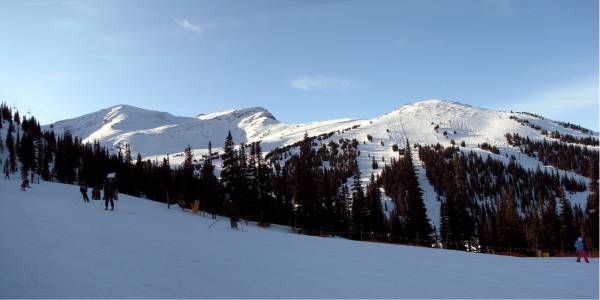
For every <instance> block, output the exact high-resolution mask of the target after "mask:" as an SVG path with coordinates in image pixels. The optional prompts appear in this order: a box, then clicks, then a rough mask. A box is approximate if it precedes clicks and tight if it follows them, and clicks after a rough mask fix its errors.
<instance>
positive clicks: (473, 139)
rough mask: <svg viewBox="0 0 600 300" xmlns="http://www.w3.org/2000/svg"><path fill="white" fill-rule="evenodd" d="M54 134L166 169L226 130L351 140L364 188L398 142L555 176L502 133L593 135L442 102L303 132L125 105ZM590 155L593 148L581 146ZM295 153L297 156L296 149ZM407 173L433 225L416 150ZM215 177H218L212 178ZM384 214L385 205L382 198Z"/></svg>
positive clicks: (433, 197)
mask: <svg viewBox="0 0 600 300" xmlns="http://www.w3.org/2000/svg"><path fill="white" fill-rule="evenodd" d="M49 126H52V127H53V128H54V131H55V132H58V133H60V132H64V131H66V130H68V131H70V132H71V133H72V134H74V135H76V136H79V137H80V138H82V139H83V141H84V142H91V141H94V140H98V141H99V142H101V143H102V144H103V145H105V146H107V147H109V148H111V149H116V148H117V147H119V145H122V144H125V143H128V144H130V145H131V149H132V151H133V152H134V153H137V152H140V153H141V154H142V156H144V157H146V158H150V159H161V158H162V157H164V156H165V155H166V154H171V156H170V159H171V163H172V164H178V163H180V162H182V161H183V155H181V152H182V151H183V149H184V148H185V147H186V146H187V145H190V146H191V147H192V149H194V155H195V156H196V157H198V158H200V159H201V157H202V155H205V154H207V153H208V149H207V146H208V143H209V141H211V142H212V145H213V148H214V150H215V151H219V150H220V149H219V147H221V146H222V145H223V142H224V140H225V136H226V135H227V131H228V130H231V133H232V135H233V139H234V141H235V142H236V143H242V142H253V141H259V140H260V141H262V142H261V145H262V147H263V151H266V152H268V151H270V150H272V149H274V148H277V147H281V146H285V145H288V144H292V143H295V142H297V141H299V140H301V139H302V138H303V137H304V135H305V134H308V135H309V136H317V135H320V134H326V133H331V135H328V137H327V138H325V139H323V140H322V141H320V143H323V144H324V143H327V142H328V141H334V142H337V141H338V140H339V139H341V138H345V139H350V140H352V139H356V140H357V141H358V142H359V145H358V150H359V151H360V152H361V153H362V155H360V156H359V157H358V158H357V160H358V164H359V168H360V170H361V174H362V180H363V182H364V183H366V182H367V181H368V179H369V177H370V175H371V174H372V173H375V174H378V173H380V172H381V170H382V168H379V169H373V168H372V166H371V165H372V159H373V157H375V158H376V159H377V160H378V161H381V162H382V163H383V164H385V162H386V161H389V160H390V159H391V158H393V157H397V156H398V152H395V151H394V145H398V146H399V147H400V148H402V147H404V145H405V143H406V140H408V141H409V142H410V143H411V144H417V143H418V144H422V145H429V144H437V143H439V144H441V145H443V146H450V145H451V144H452V143H455V144H456V145H457V146H458V145H461V144H463V143H462V142H464V144H463V145H464V146H461V147H460V149H461V151H475V152H478V153H480V155H482V156H491V157H492V158H494V159H497V160H501V161H504V162H505V163H508V161H509V159H510V158H509V157H511V156H512V157H514V158H516V160H517V162H518V163H520V164H521V165H522V166H524V167H525V168H528V169H530V170H535V169H536V168H538V167H539V168H542V169H546V170H548V171H553V172H554V171H556V168H554V167H552V166H548V165H544V164H543V163H542V162H540V161H539V160H537V159H535V158H532V157H529V156H527V155H521V154H522V153H521V150H520V149H519V148H518V147H512V146H510V145H509V144H508V143H507V140H506V137H505V135H506V134H507V133H510V134H512V133H518V134H519V135H521V136H524V137H529V138H530V139H532V140H541V139H547V140H553V139H552V138H551V137H549V135H548V133H550V132H553V131H558V132H559V133H560V134H563V135H564V134H568V135H571V136H573V137H576V138H584V137H594V138H596V139H597V138H598V137H597V135H598V133H596V132H593V131H587V130H578V129H576V128H575V129H574V128H571V127H569V126H565V124H561V123H560V122H558V121H554V120H550V119H546V118H543V117H542V116H539V115H535V114H531V113H519V112H506V111H496V110H490V109H483V108H478V107H474V106H470V105H465V104H462V103H458V102H452V101H446V100H437V99H434V100H426V101H421V102H416V103H411V104H406V105H402V106H400V107H399V108H397V109H396V110H394V111H392V112H390V113H387V114H385V115H382V116H379V117H376V118H374V119H338V120H329V121H322V122H313V123H306V124H288V123H284V122H281V121H279V120H277V119H276V118H275V117H274V116H273V115H272V114H271V113H270V112H269V111H267V110H266V109H264V108H261V107H254V108H246V109H235V110H228V111H223V112H217V113H210V114H203V115H198V116H196V117H178V116H173V115H171V114H169V113H166V112H157V111H150V110H145V109H141V108H137V107H133V106H128V105H118V106H115V107H111V108H107V109H104V110H100V111H97V112H94V113H91V114H87V115H84V116H81V117H78V118H74V119H69V120H64V121H60V122H56V123H54V124H52V125H49ZM483 143H487V144H489V145H491V146H495V147H497V148H498V149H499V153H492V152H490V151H487V150H485V149H482V148H481V144H483ZM577 146H579V147H589V148H591V149H595V150H598V149H599V148H598V147H597V146H583V145H577ZM296 150H297V149H296ZM290 151H291V152H294V151H295V150H294V149H291V150H290ZM412 151H413V159H414V165H415V167H416V168H417V170H416V171H417V174H418V177H419V182H420V185H421V187H422V188H423V190H424V193H425V200H426V204H427V209H428V215H429V217H430V219H431V220H432V221H433V222H434V223H437V221H438V220H439V204H438V203H437V198H438V197H437V194H436V193H435V192H434V191H433V188H432V187H431V184H430V183H429V181H428V179H427V177H426V174H425V169H424V168H423V166H422V164H421V162H420V160H419V157H418V155H417V153H416V149H412ZM220 167H221V166H220V162H218V161H217V162H216V172H217V173H219V172H220ZM561 174H563V175H564V176H568V177H571V178H575V179H578V180H580V181H582V182H587V181H588V180H589V179H588V178H586V177H584V176H581V175H579V174H576V173H574V172H570V171H561ZM217 175H218V174H217ZM587 195H588V192H587V191H585V192H582V193H576V194H571V195H569V199H570V200H571V202H573V203H578V204H580V205H581V206H584V205H585V199H586V197H587ZM384 198H385V199H384V200H385V201H386V202H388V205H387V206H391V205H392V203H391V199H389V198H386V197H384Z"/></svg>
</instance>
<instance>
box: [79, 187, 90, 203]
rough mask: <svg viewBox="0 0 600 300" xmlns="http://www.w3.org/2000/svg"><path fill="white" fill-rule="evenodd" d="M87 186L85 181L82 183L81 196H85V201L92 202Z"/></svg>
mask: <svg viewBox="0 0 600 300" xmlns="http://www.w3.org/2000/svg"><path fill="white" fill-rule="evenodd" d="M87 190H88V189H87V186H85V183H82V184H81V185H80V186H79V191H80V192H81V196H82V197H83V202H90V198H88V195H87Z"/></svg>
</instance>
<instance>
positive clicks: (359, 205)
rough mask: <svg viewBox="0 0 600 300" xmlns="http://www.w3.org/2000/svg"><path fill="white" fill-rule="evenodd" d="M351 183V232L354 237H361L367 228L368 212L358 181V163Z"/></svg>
mask: <svg viewBox="0 0 600 300" xmlns="http://www.w3.org/2000/svg"><path fill="white" fill-rule="evenodd" d="M355 164H356V163H355ZM352 184H353V187H352V233H353V238H354V239H363V238H364V236H363V231H365V230H366V229H367V216H368V212H367V207H366V204H365V193H364V190H363V188H362V185H361V183H360V170H359V169H358V165H356V166H355V171H354V176H353V177H352Z"/></svg>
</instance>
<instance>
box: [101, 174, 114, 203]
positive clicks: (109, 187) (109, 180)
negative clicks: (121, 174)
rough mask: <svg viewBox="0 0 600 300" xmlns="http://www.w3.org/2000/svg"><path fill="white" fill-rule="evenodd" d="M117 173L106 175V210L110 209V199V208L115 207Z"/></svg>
mask: <svg viewBox="0 0 600 300" xmlns="http://www.w3.org/2000/svg"><path fill="white" fill-rule="evenodd" d="M115 185H116V179H115V173H110V174H108V175H106V181H105V182H104V210H108V202H109V201H110V210H114V209H115V202H114V197H115V194H114V192H115V189H116V186H115Z"/></svg>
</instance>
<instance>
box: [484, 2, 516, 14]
mask: <svg viewBox="0 0 600 300" xmlns="http://www.w3.org/2000/svg"><path fill="white" fill-rule="evenodd" d="M484 3H485V4H486V5H487V6H488V7H490V8H492V9H493V10H494V11H496V12H497V13H500V14H503V15H513V14H514V13H515V9H514V5H513V2H512V0H486V1H485V2H484Z"/></svg>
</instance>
